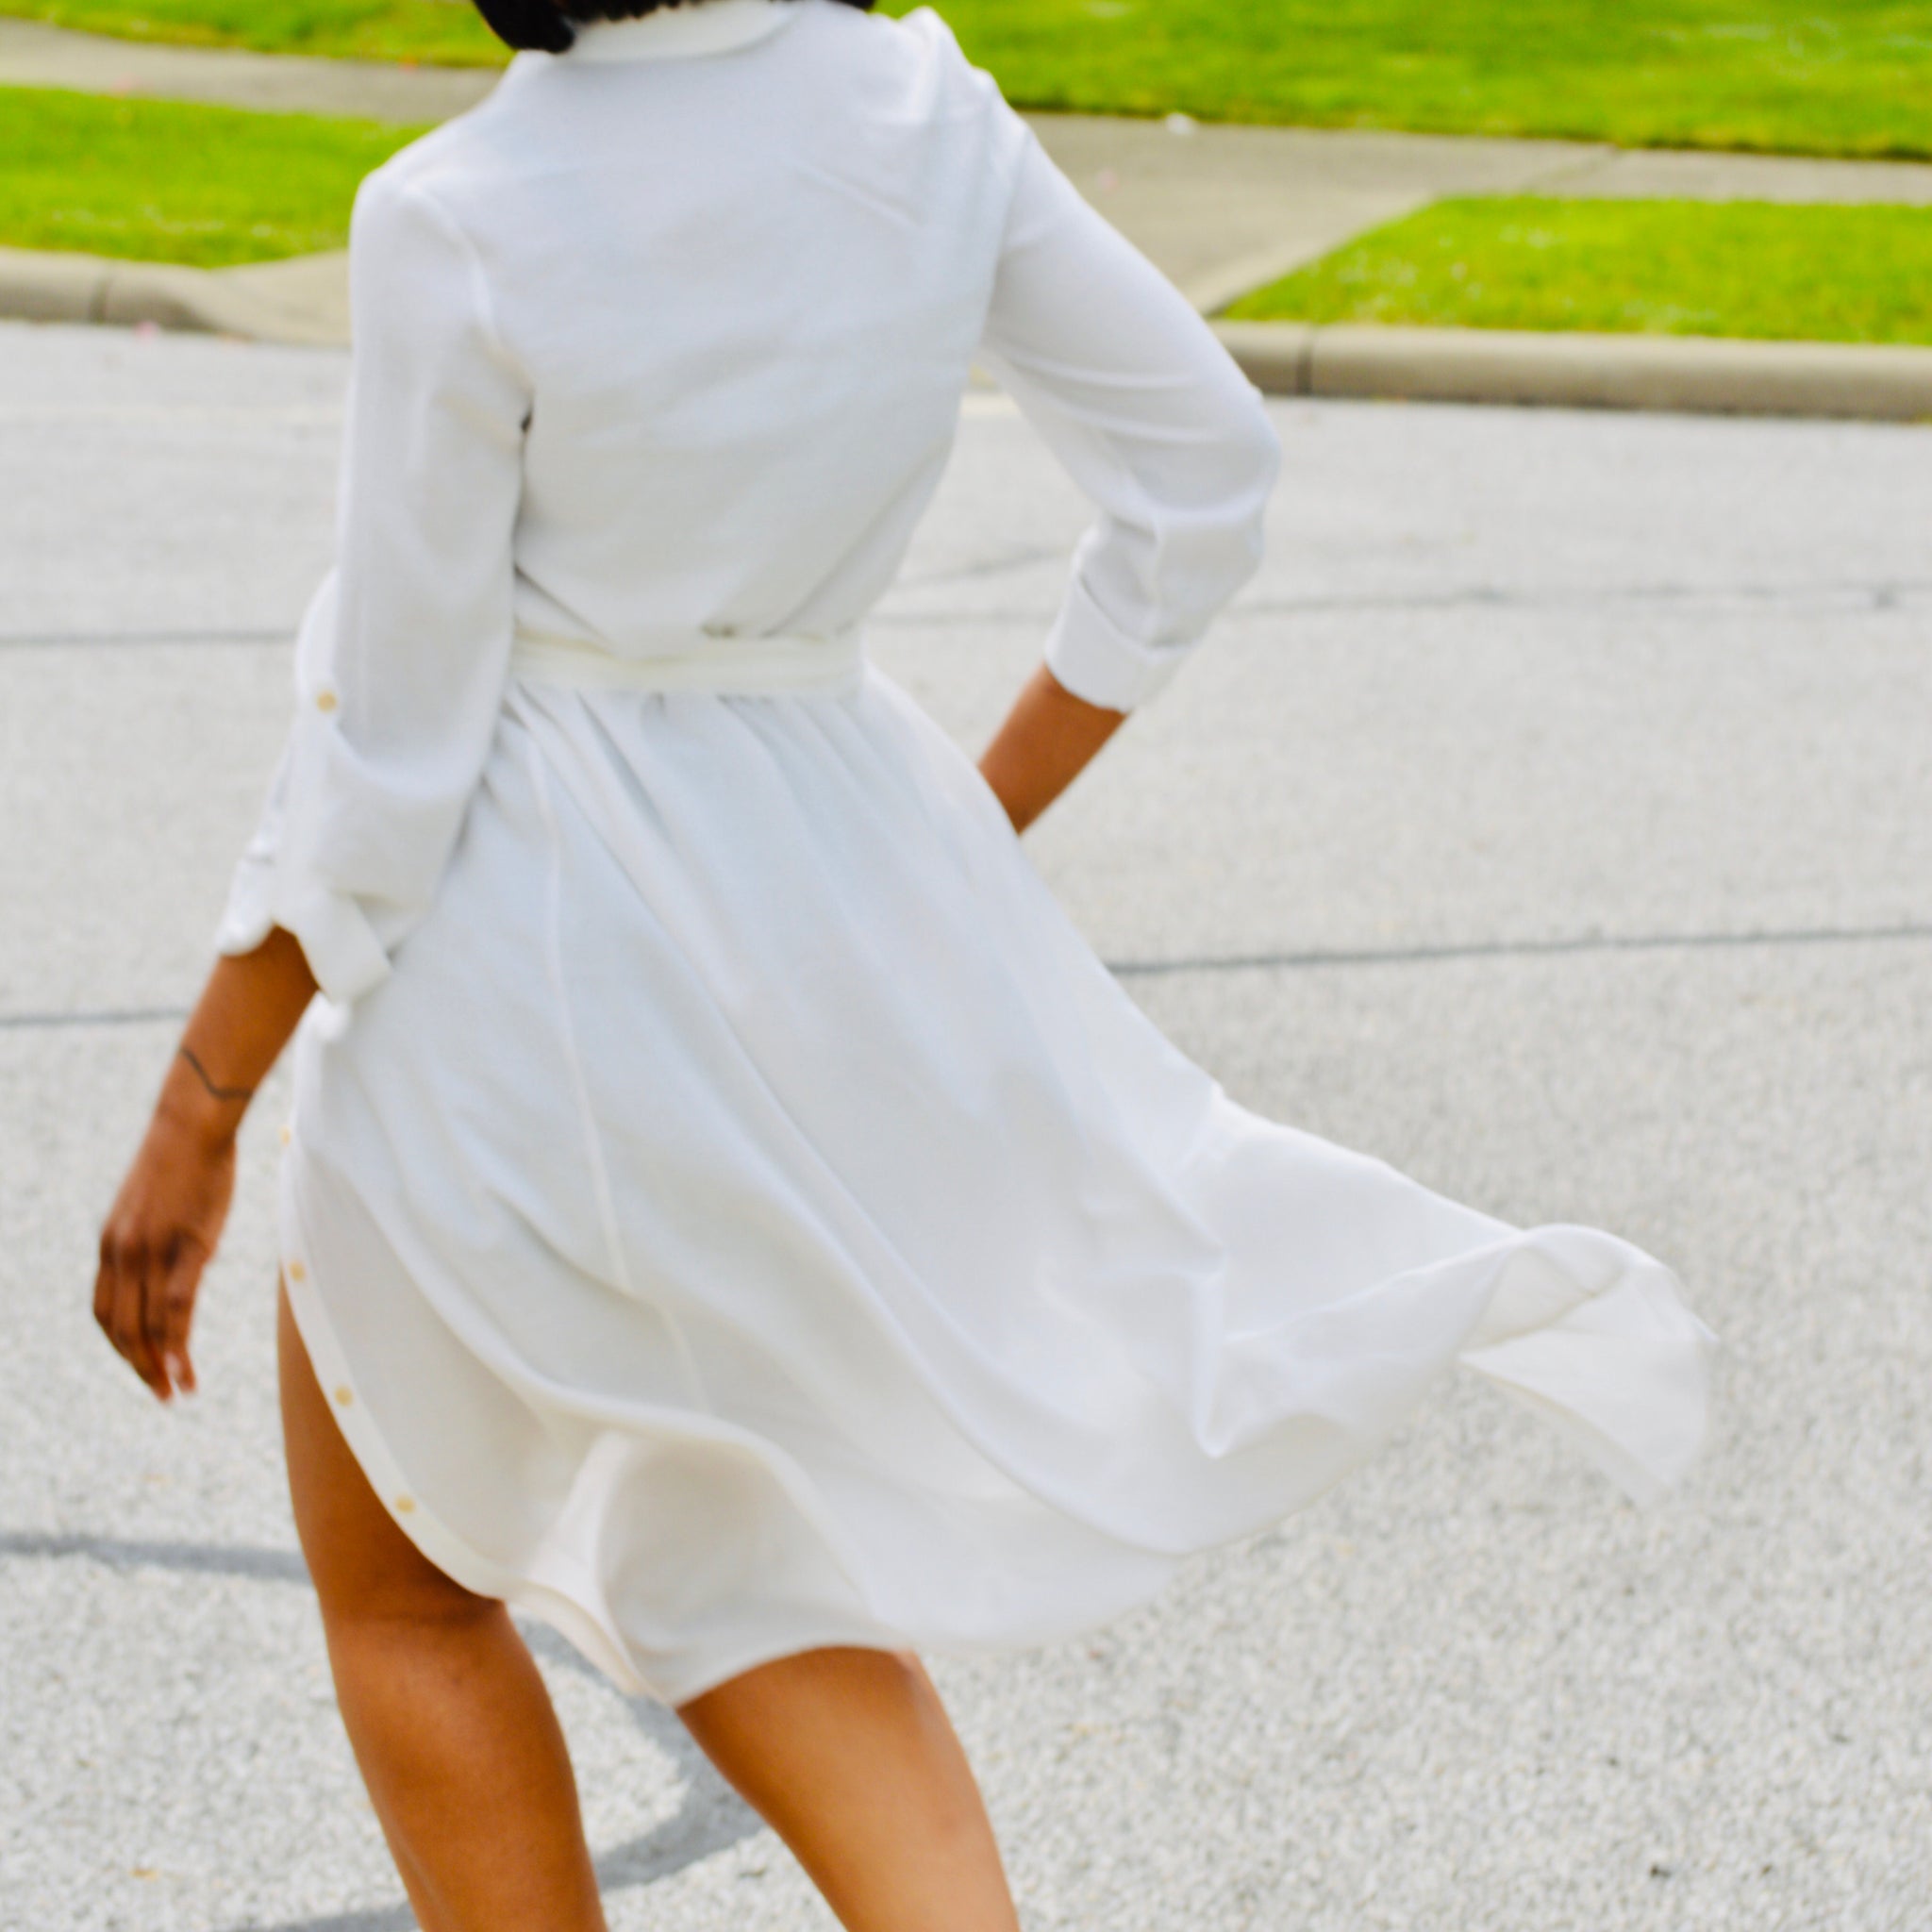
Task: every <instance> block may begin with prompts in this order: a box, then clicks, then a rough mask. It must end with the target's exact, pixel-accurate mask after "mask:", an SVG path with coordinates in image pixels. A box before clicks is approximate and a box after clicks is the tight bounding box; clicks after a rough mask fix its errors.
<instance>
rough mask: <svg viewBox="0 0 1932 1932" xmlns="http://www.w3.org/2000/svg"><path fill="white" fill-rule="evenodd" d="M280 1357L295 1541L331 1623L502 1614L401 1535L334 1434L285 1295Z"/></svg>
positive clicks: (279, 1318)
mask: <svg viewBox="0 0 1932 1932" xmlns="http://www.w3.org/2000/svg"><path fill="white" fill-rule="evenodd" d="M276 1299H277V1302H278V1307H277V1309H276V1317H275V1322H276V1335H275V1355H276V1362H277V1367H278V1371H279V1379H280V1384H281V1403H282V1443H283V1448H284V1450H285V1452H286V1454H287V1456H288V1462H289V1498H290V1501H291V1504H292V1505H293V1507H294V1512H295V1533H296V1535H297V1536H298V1537H299V1538H300V1539H301V1542H302V1554H303V1556H304V1557H305V1558H306V1559H307V1560H308V1574H309V1575H310V1577H311V1578H312V1579H313V1580H314V1583H315V1589H316V1594H317V1595H318V1596H319V1597H320V1598H321V1599H322V1608H323V1613H324V1615H325V1617H332V1616H336V1615H339V1614H347V1615H358V1614H359V1615H367V1616H385V1617H408V1618H412V1619H430V1618H451V1617H458V1618H460V1617H466V1616H474V1615H475V1614H477V1613H478V1612H487V1611H489V1610H491V1609H492V1608H494V1607H496V1606H495V1602H494V1599H493V1598H490V1597H480V1596H476V1595H475V1594H474V1593H473V1592H471V1591H467V1590H464V1589H463V1588H462V1587H461V1585H459V1584H458V1583H456V1582H454V1581H453V1580H452V1579H451V1578H450V1577H448V1576H446V1575H445V1574H443V1573H442V1572H441V1570H439V1569H438V1568H437V1567H436V1565H435V1564H433V1563H432V1562H430V1560H429V1559H428V1557H425V1556H424V1554H423V1553H422V1551H421V1550H419V1549H418V1548H417V1547H416V1546H415V1544H414V1543H412V1542H411V1541H409V1539H408V1537H407V1536H405V1535H404V1534H403V1532H402V1531H401V1530H400V1529H399V1528H397V1526H396V1523H395V1519H394V1518H393V1517H391V1515H390V1513H389V1511H388V1510H387V1509H385V1508H384V1507H382V1500H381V1498H380V1497H379V1496H377V1495H376V1493H375V1491H374V1490H373V1489H372V1488H371V1487H370V1484H369V1478H368V1477H367V1476H365V1475H364V1474H362V1466H361V1464H360V1463H358V1461H357V1460H356V1458H355V1457H354V1455H353V1454H351V1452H350V1449H349V1445H348V1443H347V1442H345V1441H343V1440H342V1432H341V1429H340V1428H339V1427H338V1426H337V1424H336V1419H335V1416H334V1413H333V1412H332V1411H331V1410H330V1408H329V1406H328V1401H327V1398H326V1397H325V1395H324V1394H323V1391H322V1389H321V1386H320V1385H319V1384H318V1383H317V1381H316V1379H315V1371H314V1369H313V1368H312V1367H311V1366H310V1365H309V1360H308V1350H307V1349H306V1348H304V1346H303V1345H302V1331H301V1330H300V1329H299V1328H298V1327H297V1326H296V1325H295V1317H294V1314H293V1312H292V1311H291V1308H290V1307H289V1296H288V1291H287V1290H286V1289H281V1290H278V1292H277V1297H276Z"/></svg>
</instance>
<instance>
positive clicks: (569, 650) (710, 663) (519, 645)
mask: <svg viewBox="0 0 1932 1932" xmlns="http://www.w3.org/2000/svg"><path fill="white" fill-rule="evenodd" d="M674 644H675V648H671V649H664V648H661V647H660V648H658V649H656V650H654V651H652V652H651V653H650V654H649V655H648V656H646V655H639V656H637V657H630V658H620V657H619V656H618V655H617V654H616V652H614V651H607V650H605V649H603V648H602V646H600V645H597V644H591V643H586V642H584V641H582V640H581V639H578V638H564V637H553V636H549V635H547V634H545V633H543V632H541V631H527V630H519V631H518V632H517V635H516V643H515V647H514V648H513V649H512V651H511V652H510V659H509V675H511V676H512V677H518V678H525V679H527V680H529V681H530V682H532V683H536V684H561V685H568V686H570V687H572V688H573V689H574V690H576V691H704V692H708V693H710V694H712V695H714V696H720V697H777V696H782V695H784V694H786V693H788V692H791V693H798V694H801V695H809V694H813V693H824V692H833V691H856V690H857V689H858V685H859V681H860V680H861V678H862V677H863V676H864V675H865V647H864V640H863V636H862V634H861V632H860V630H859V627H858V625H851V626H850V627H849V628H847V629H845V630H841V631H834V632H831V633H829V634H826V635H822V636H818V637H805V636H802V635H796V634H792V633H789V632H779V633H777V634H774V635H768V636H764V637H736V636H719V635H714V634H713V633H711V632H708V631H692V632H691V634H690V637H689V639H688V640H686V639H678V640H675V641H674Z"/></svg>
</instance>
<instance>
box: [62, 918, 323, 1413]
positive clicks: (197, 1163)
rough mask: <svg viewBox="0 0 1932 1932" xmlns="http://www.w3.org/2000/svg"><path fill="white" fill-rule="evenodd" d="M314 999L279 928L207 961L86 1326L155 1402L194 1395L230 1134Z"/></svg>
mask: <svg viewBox="0 0 1932 1932" xmlns="http://www.w3.org/2000/svg"><path fill="white" fill-rule="evenodd" d="M314 997H315V975H314V974H312V973H310V972H309V970H308V959H307V958H305V957H304V955H303V952H302V948H301V946H300V945H299V944H298V943H297V942H296V941H295V939H294V937H293V936H292V935H291V934H290V933H287V932H284V931H283V930H282V929H281V928H280V927H279V926H277V927H275V930H274V931H272V932H271V933H270V934H269V936H268V938H267V939H266V940H264V941H262V943H261V944H260V945H258V946H257V947H256V948H255V950H254V951H253V952H251V953H246V954H243V955H241V956H239V957H236V958H221V959H218V960H216V962H215V967H214V971H213V972H212V973H210V974H208V984H207V986H206V987H205V988H204V989H203V990H202V995H201V998H200V999H199V1000H198V1001H197V1002H196V1004H195V1008H194V1012H193V1015H192V1017H191V1018H190V1020H189V1022H188V1027H187V1031H186V1032H184V1033H183V1034H182V1036H181V1043H180V1045H179V1046H178V1047H177V1048H176V1049H175V1058H174V1059H173V1061H172V1062H171V1063H170V1065H169V1067H168V1072H167V1074H166V1076H165V1077H164V1078H163V1080H162V1082H161V1091H160V1097H159V1098H158V1100H157V1101H156V1102H155V1110H154V1117H153V1119H152V1120H150V1121H149V1123H148V1127H147V1133H146V1135H145V1136H144V1137H143V1138H142V1143H141V1151H140V1152H139V1153H138V1154H137V1155H136V1156H135V1158H134V1164H133V1166H132V1167H130V1168H129V1169H128V1171H127V1177H126V1178H125V1180H124V1181H123V1182H122V1183H121V1191H120V1193H119V1194H118V1195H116V1196H115V1199H114V1206H113V1208H112V1209H111V1210H110V1211H109V1213H108V1220H107V1224H106V1226H104V1227H103V1228H102V1229H101V1262H100V1269H99V1272H98V1273H97V1274H95V1276H94V1320H95V1321H96V1322H98V1323H99V1324H100V1325H101V1327H102V1329H103V1330H104V1332H105V1333H106V1335H107V1337H108V1341H111V1342H112V1343H113V1344H114V1346H115V1348H116V1349H117V1350H118V1351H119V1353H120V1354H121V1355H122V1356H123V1357H125V1360H126V1361H127V1363H128V1365H129V1366H130V1367H131V1368H132V1369H133V1370H134V1373H135V1374H137V1375H139V1376H140V1377H141V1379H142V1381H143V1382H145V1383H146V1384H147V1386H148V1387H149V1388H150V1389H151V1390H152V1391H154V1392H155V1394H156V1395H157V1396H158V1398H159V1399H160V1400H161V1401H163V1402H166V1401H167V1400H168V1399H169V1397H170V1396H171V1395H173V1394H174V1393H175V1391H176V1390H177V1389H178V1390H181V1391H187V1392H192V1391H193V1388H194V1365H193V1362H192V1359H191V1358H190V1356H189V1353H188V1331H189V1327H190V1324H192V1321H193V1318H194V1297H195V1294H196V1292H197V1291H198V1290H199V1289H200V1286H201V1276H202V1271H203V1270H204V1269H205V1268H206V1267H207V1266H208V1261H209V1260H210V1259H211V1258H212V1257H213V1255H214V1251H215V1247H216V1245H217V1243H218V1242H219V1241H220V1240H221V1236H222V1225H223V1223H224V1222H225V1221H226V1219H227V1215H228V1197H229V1195H230V1193H231V1192H232V1191H233V1189H234V1185H235V1135H236V1131H237V1130H238V1129H239V1128H240V1126H241V1124H242V1116H243V1115H244V1114H245V1113H246V1112H247V1111H248V1103H249V1101H250V1100H251V1099H252V1098H253V1097H254V1094H255V1090H256V1089H257V1088H258V1086H260V1084H261V1082H262V1080H263V1079H264V1078H265V1077H266V1076H267V1074H268V1070H269V1069H270V1068H271V1067H272V1066H274V1065H275V1060H276V1058H277V1057H278V1056H279V1055H280V1053H281V1051H282V1048H283V1047H284V1046H286V1045H287V1044H288V1041H289V1036H290V1034H291V1033H292V1032H293V1031H294V1030H295V1024H296V1022H297V1021H299V1020H300V1019H301V1017H302V1015H303V1013H304V1012H305V1011H306V1010H307V1009H308V1003H309V1001H310V1000H311V999H313V998H314Z"/></svg>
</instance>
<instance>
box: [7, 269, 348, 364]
mask: <svg viewBox="0 0 1932 1932" xmlns="http://www.w3.org/2000/svg"><path fill="white" fill-rule="evenodd" d="M0 317H8V318H11V319H13V320H16V321H23V322H90V323H110V324H116V325H120V326H123V327H134V326H138V325H141V324H143V323H146V324H150V325H153V326H154V327H157V328H168V329H186V330H192V331H198V332H200V333H203V334H208V335H228V336H245V337H248V338H250V339H251V340H253V341H265V342H294V343H301V344H307V345H315V344H341V343H342V342H345V341H348V335H349V318H348V274H347V258H346V257H345V256H343V255H341V254H334V255H306V256H299V257H296V258H294V259H292V260H289V261H271V262H262V263H259V264H256V265H251V266H250V267H247V268H231V269H198V268H182V267H179V266H177V265H175V264H174V263H171V262H149V261H116V260H113V259H111V258H108V257H106V256H99V255H57V254H43V253H42V252H40V251H38V250H32V249H20V248H0Z"/></svg>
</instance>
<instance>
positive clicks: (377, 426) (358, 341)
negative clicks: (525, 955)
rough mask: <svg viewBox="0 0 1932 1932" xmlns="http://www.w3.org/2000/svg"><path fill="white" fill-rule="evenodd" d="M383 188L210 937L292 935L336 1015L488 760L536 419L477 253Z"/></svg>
mask: <svg viewBox="0 0 1932 1932" xmlns="http://www.w3.org/2000/svg"><path fill="white" fill-rule="evenodd" d="M349 250H350V256H349V258H350V297H351V310H352V320H353V329H354V342H355V359H354V363H353V368H352V374H351V378H350V385H349V403H348V424H347V433H346V437H345V441H344V447H343V459H342V477H341V495H340V508H339V511H338V529H337V546H336V563H335V568H334V569H333V571H331V573H330V574H329V575H328V577H327V578H326V579H325V581H324V583H323V586H322V588H321V590H320V591H318V592H317V593H316V596H315V598H314V600H313V601H312V602H311V604H310V605H309V608H308V613H307V615H306V616H305V618H304V619H303V623H302V627H301V631H300V635H299V638H298V641H297V644H296V652H295V659H296V675H295V684H296V692H295V699H296V702H295V716H294V720H293V723H292V724H291V728H290V732H289V737H288V741H287V743H286V744H285V746H284V748H283V752H282V758H281V763H280V765H279V767H278V769H277V771H276V774H275V783H274V785H273V787H272V789H271V792H270V796H269V799H268V802H267V805H266V807H265V808H264V810H263V812H262V815H261V819H260V822H259V824H258V827H257V830H256V833H255V836H254V838H253V839H252V840H251V841H250V843H249V846H248V848H247V851H246V852H245V853H244V855H243V857H242V862H241V864H240V866H239V867H238V869H237V871H236V874H235V879H234V884H233V887H232V889H231V891H230V894H229V899H228V905H227V909H226V912H225V917H224V919H223V921H222V925H221V929H220V932H219V934H218V938H217V943H218V945H219V946H220V948H221V950H222V951H223V952H225V953H240V952H246V951H248V950H250V949H251V948H252V947H254V946H256V945H258V944H259V943H260V941H261V940H262V938H263V937H264V935H265V934H266V933H267V932H268V930H269V928H270V927H271V926H273V925H281V926H283V927H286V928H287V929H288V930H289V931H291V932H292V933H293V934H294V935H295V937H296V938H297V939H298V940H299V941H301V944H302V949H303V952H304V953H305V954H306V956H307V957H308V963H309V967H310V970H311V971H312V972H313V973H314V974H315V977H316V980H317V982H318V984H319V985H320V986H321V988H322V990H323V991H324V992H325V994H326V995H327V996H328V997H329V998H330V999H332V1000H335V1001H337V1002H341V1003H345V1004H346V1003H348V1002H351V1001H353V1000H355V999H356V998H358V996H359V995H360V994H362V993H363V992H366V991H368V990H369V989H370V987H372V986H374V985H375V984H376V982H377V981H379V980H380V979H382V978H383V977H384V975H385V974H387V972H388V971H389V955H390V953H391V950H392V949H393V947H394V946H395V945H396V943H397V942H398V941H400V940H401V938H402V937H403V935H404V934H405V933H407V932H408V929H409V928H410V926H411V925H413V924H415V923H416V922H417V920H419V919H420V918H421V916H422V914H423V912H424V910H425V908H426V907H427V905H428V903H429V901H430V898H431V896H432V895H433V893H434V891H435V890H436V887H437V883H438V881H439V879H440V877H441V874H442V870H443V868H444V866H445V864H446V863H447V861H448V858H449V856H450V852H451V850H452V848H453V847H454V845H455V843H456V839H457V835H458V830H459V829H460V826H461V824H462V819H463V813H464V810H465V808H466V807H467V805H468V802H469V799H470V796H471V793H472V792H473V791H474V790H475V784H476V781H477V778H478V775H479V774H480V773H481V770H482V766H483V761H484V758H485V757H486V756H487V754H488V751H489V746H490V741H491V733H492V732H493V730H494V727H495V721H496V716H497V712H498V708H499V707H500V705H501V702H502V694H503V689H504V685H505V681H506V679H507V677H508V662H509V652H510V646H511V641H512V634H513V628H514V626H513V618H512V611H511V582H512V564H511V540H512V535H513V531H514V525H515V522H516V516H517V507H518V499H519V492H520V489H521V475H522V447H523V438H524V430H525V422H526V420H527V417H528V413H529V407H530V406H529V397H528V394H527V386H526V384H525V382H524V380H523V379H522V377H521V376H520V375H519V373H518V370H517V368H516V365H515V363H514V362H513V360H512V359H511V358H510V356H509V355H508V351H507V350H506V349H505V347H504V345H503V343H502V341H500V339H499V338H498V336H497V333H496V330H495V327H494V325H493V323H492V321H491V309H490V302H489V291H488V289H487V286H486V284H485V281H484V277H483V273H482V269H481V266H480V263H479V261H478V259H477V258H476V255H475V251H474V249H473V248H472V247H471V245H470V243H469V242H467V241H466V239H465V238H464V236H463V235H462V233H461V232H460V230H459V229H458V227H457V226H456V225H455V223H454V222H453V221H452V219H451V218H450V217H449V216H448V215H447V214H446V213H445V212H444V211H443V210H442V209H441V208H440V207H439V206H438V205H437V203H436V202H435V201H434V200H432V199H431V197H430V196H429V194H428V193H427V192H425V190H424V189H423V188H421V187H420V186H417V185H413V184H411V183H410V182H408V181H407V180H405V181H401V182H398V181H396V180H394V179H392V178H391V171H390V170H384V171H382V172H380V173H378V174H376V175H372V176H371V177H370V178H369V179H368V180H367V181H366V182H365V183H364V184H363V187H362V191H361V192H360V193H359V194H358V197H357V201H356V210H355V216H354V219H353V222H352V224H351V227H350V243H349Z"/></svg>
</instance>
